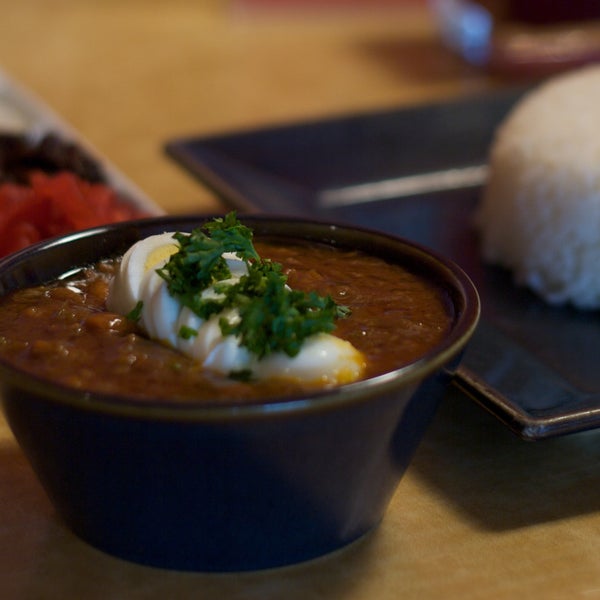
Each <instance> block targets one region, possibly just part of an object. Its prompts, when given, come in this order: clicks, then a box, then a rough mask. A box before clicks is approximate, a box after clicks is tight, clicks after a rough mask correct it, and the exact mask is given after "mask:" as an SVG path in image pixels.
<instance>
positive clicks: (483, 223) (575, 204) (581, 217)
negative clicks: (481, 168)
mask: <svg viewBox="0 0 600 600" xmlns="http://www.w3.org/2000/svg"><path fill="white" fill-rule="evenodd" d="M476 222H477V226H478V227H479V231H480V234H481V244H482V246H481V251H482V254H483V258H484V260H485V261H488V262H491V263H495V264H498V265H502V266H504V267H507V268H509V269H511V270H512V271H513V273H514V276H515V281H516V283H517V284H520V285H525V286H528V287H529V288H531V289H532V290H534V291H535V292H536V293H538V294H539V295H540V296H541V297H542V298H544V299H545V300H546V301H547V302H548V303H550V304H567V303H570V304H572V305H574V306H576V307H578V308H583V309H593V308H598V307H600V66H592V67H585V68H583V69H578V70H576V71H571V72H569V73H567V74H565V75H561V76H557V77H555V78H553V79H550V80H548V81H547V82H546V83H544V84H542V85H541V86H540V87H538V88H537V89H535V90H534V91H532V92H530V93H529V94H527V95H526V96H525V97H524V98H523V99H522V100H521V101H519V102H518V103H517V105H516V106H515V107H514V108H513V110H512V111H511V112H510V114H509V115H508V116H507V117H506V119H505V120H504V121H503V122H502V123H501V124H500V126H499V128H498V130H497V132H496V135H495V138H494V140H493V143H492V146H491V149H490V158H489V175H488V181H487V184H486V187H485V190H484V193H483V196H482V200H481V204H480V206H479V208H478V212H477V216H476Z"/></svg>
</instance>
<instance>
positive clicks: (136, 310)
mask: <svg viewBox="0 0 600 600" xmlns="http://www.w3.org/2000/svg"><path fill="white" fill-rule="evenodd" d="M143 308H144V303H143V302H142V301H141V300H139V301H138V302H137V304H136V305H135V306H134V307H133V308H132V309H131V310H130V311H129V312H128V313H127V314H126V315H125V318H126V319H128V320H130V321H134V322H135V323H137V322H138V321H139V320H140V319H141V318H142V309H143Z"/></svg>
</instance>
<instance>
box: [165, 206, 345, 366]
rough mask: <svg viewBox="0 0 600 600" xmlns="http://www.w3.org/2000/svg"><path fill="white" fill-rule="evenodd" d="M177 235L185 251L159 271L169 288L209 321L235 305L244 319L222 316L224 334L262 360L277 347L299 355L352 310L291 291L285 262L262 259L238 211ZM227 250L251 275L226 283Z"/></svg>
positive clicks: (311, 295)
mask: <svg viewBox="0 0 600 600" xmlns="http://www.w3.org/2000/svg"><path fill="white" fill-rule="evenodd" d="M203 230H204V231H203ZM174 238H175V239H176V241H177V242H178V243H179V246H180V249H179V251H178V252H176V253H175V254H173V255H171V257H170V259H169V261H168V262H167V264H166V265H165V266H164V267H162V268H161V269H158V273H159V275H160V276H161V277H163V279H165V281H166V282H167V286H168V289H169V292H170V293H171V294H172V295H173V296H175V297H176V298H178V299H179V301H180V302H181V303H182V304H183V305H184V306H187V307H188V308H190V309H191V310H192V311H193V312H195V313H196V314H197V315H198V316H200V317H201V318H203V319H207V318H209V317H210V316H211V315H213V314H218V313H220V312H222V311H223V310H224V309H227V308H233V307H235V308H236V309H237V310H238V312H239V316H240V318H239V319H236V320H235V321H234V322H230V321H228V320H227V319H226V318H221V319H219V325H220V328H221V332H222V333H223V335H235V336H238V337H239V339H240V343H241V344H242V345H243V346H245V347H246V348H248V350H249V351H250V352H252V353H253V354H255V355H256V356H257V357H258V358H259V359H260V358H263V357H264V356H267V355H268V354H270V353H271V352H277V351H283V352H285V353H286V354H288V355H289V356H295V355H296V354H298V352H299V351H300V348H301V346H302V343H303V341H304V340H305V339H306V338H307V337H309V336H310V335H313V334H315V333H318V332H330V331H332V330H333V329H334V328H335V320H336V319H337V318H340V317H345V316H347V314H348V312H349V310H348V308H347V307H343V306H338V305H337V304H336V303H335V302H334V301H333V299H332V298H331V296H325V297H322V296H319V295H318V294H316V293H315V292H310V293H305V292H301V291H297V290H292V289H290V288H289V287H288V286H287V277H286V275H285V274H284V273H283V272H282V268H281V265H280V264H278V263H275V262H272V261H270V260H263V259H261V257H260V256H259V255H258V253H257V252H256V250H255V248H254V245H253V244H252V231H251V230H250V229H249V228H248V227H246V226H244V225H242V224H241V223H240V222H239V221H238V219H237V217H236V214H235V212H232V213H229V214H228V215H227V216H226V217H224V218H223V219H215V220H214V221H212V222H210V223H207V224H205V225H204V227H203V228H198V229H194V230H193V231H192V232H191V233H190V234H184V233H176V234H175V235H174ZM225 252H234V253H235V254H236V255H237V256H238V257H239V258H240V259H241V260H242V261H244V263H245V264H246V267H247V274H245V275H242V276H241V277H240V278H239V279H238V280H237V281H235V282H233V283H232V282H230V281H228V282H224V280H227V279H229V278H230V277H231V272H230V270H229V267H228V266H227V262H226V261H225V259H224V258H223V256H222V255H223V253H225ZM211 286H212V287H214V290H215V291H216V292H217V294H218V295H217V297H214V296H212V295H211V297H210V298H204V297H203V296H202V292H203V291H204V290H206V289H207V288H209V287H211ZM180 335H183V336H184V337H185V336H186V335H192V334H191V332H187V331H182V332H180ZM240 375H241V376H242V377H244V375H243V374H240Z"/></svg>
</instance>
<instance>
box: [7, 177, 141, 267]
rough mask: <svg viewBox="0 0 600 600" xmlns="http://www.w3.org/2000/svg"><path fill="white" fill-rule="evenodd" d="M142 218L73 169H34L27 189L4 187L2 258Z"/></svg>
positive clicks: (105, 186) (8, 184)
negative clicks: (50, 171) (55, 239)
mask: <svg viewBox="0 0 600 600" xmlns="http://www.w3.org/2000/svg"><path fill="white" fill-rule="evenodd" d="M143 216H147V215H146V214H145V213H143V212H142V211H141V210H139V209H137V208H135V207H133V206H131V205H129V204H127V203H126V202H125V201H124V200H122V199H121V198H120V197H119V196H118V194H117V193H116V192H115V191H114V190H113V189H112V188H110V187H109V186H107V185H104V184H101V183H90V182H89V181H86V180H84V179H81V178H80V177H79V176H77V175H75V174H74V173H71V172H69V171H61V172H58V173H56V174H46V173H43V172H41V171H35V172H32V173H31V174H30V177H29V185H21V184H15V183H3V184H0V256H5V255H7V254H9V253H11V252H15V251H17V250H20V249H22V248H25V247H26V246H29V245H30V244H33V243H34V242H37V241H40V240H43V239H46V238H49V237H53V236H56V235H60V234H63V233H69V232H71V231H77V230H80V229H86V228H88V227H95V226H96V225H105V224H107V223H115V222H117V221H125V220H128V219H135V218H139V217H143Z"/></svg>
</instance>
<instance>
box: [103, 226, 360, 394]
mask: <svg viewBox="0 0 600 600" xmlns="http://www.w3.org/2000/svg"><path fill="white" fill-rule="evenodd" d="M178 249H179V246H178V245H177V243H176V241H175V240H174V238H173V233H164V234H160V235H155V236H151V237H149V238H146V239H144V240H142V241H140V242H138V243H136V244H135V245H134V246H132V247H131V248H130V249H129V250H128V251H127V252H126V253H125V255H124V256H123V259H122V261H121V264H120V268H119V270H118V272H117V274H116V275H115V277H114V279H113V280H112V282H111V286H110V292H109V297H108V308H109V310H112V311H114V312H118V313H120V314H128V313H129V312H131V311H132V310H133V309H134V308H135V307H136V306H137V305H138V303H140V302H141V303H142V310H141V316H140V322H139V324H140V326H141V328H142V329H143V330H144V331H145V332H146V334H147V335H148V336H149V337H150V338H152V339H155V340H158V341H160V342H162V343H164V344H167V345H169V346H171V347H173V348H175V349H177V350H179V351H181V352H182V353H184V354H186V355H188V356H191V357H192V358H194V359H195V360H198V361H199V362H200V363H202V364H203V365H204V366H205V367H206V368H207V369H210V370H213V371H216V372H219V373H223V374H226V375H227V374H231V373H239V372H250V373H251V374H252V377H253V378H256V379H274V378H284V379H292V380H295V381H299V382H305V383H310V384H322V385H339V384H344V383H349V382H351V381H355V380H356V379H358V378H360V376H361V375H362V373H363V371H364V369H365V359H364V356H363V355H362V353H361V352H359V351H358V350H357V349H356V348H354V346H352V344H350V343H349V342H347V341H345V340H342V339H340V338H338V337H336V336H333V335H331V334H328V333H318V334H314V335H312V336H310V337H309V338H307V339H306V340H305V341H304V344H303V345H302V347H301V349H300V352H299V353H298V354H297V355H296V356H294V357H290V356H288V355H287V354H286V353H284V352H276V353H272V354H269V355H268V356H266V357H264V358H262V359H258V358H257V357H256V356H255V355H253V354H252V353H251V352H250V351H249V350H248V349H247V348H246V347H244V346H242V345H241V344H240V340H239V339H238V338H237V337H235V336H232V335H228V336H224V335H223V334H222V332H221V327H220V324H219V321H220V320H221V319H226V320H227V321H229V322H230V323H231V324H235V323H236V322H237V321H238V320H239V319H240V316H239V313H238V311H237V310H236V309H235V308H229V309H225V310H223V311H222V312H220V313H219V314H216V315H212V316H211V317H210V318H208V319H202V318H201V317H199V316H198V315H196V314H195V313H194V312H193V311H192V310H191V309H190V308H188V307H186V306H183V305H182V304H181V303H180V302H179V300H178V299H177V298H175V297H174V296H172V295H171V294H170V293H169V290H168V287H167V283H166V281H165V280H164V279H163V278H162V277H161V276H160V275H159V274H158V273H157V272H156V270H157V269H159V268H161V267H162V266H164V265H165V264H166V262H167V261H168V260H169V257H170V256H171V255H172V254H173V253H175V252H177V251H178ZM223 257H224V258H225V260H226V261H227V264H228V267H229V269H230V272H231V278H230V279H228V280H225V281H221V282H220V284H227V283H229V284H234V283H235V282H237V281H238V280H239V279H240V277H242V276H243V275H245V274H246V273H247V272H248V271H247V266H246V263H245V262H244V261H243V260H241V259H240V258H238V257H237V256H236V255H235V254H233V253H225V254H223ZM202 295H203V296H205V297H210V296H213V297H215V296H219V293H218V292H217V291H216V290H215V289H214V288H207V289H206V290H205V291H204V292H203V293H202ZM184 331H185V334H183V333H182V332H184Z"/></svg>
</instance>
